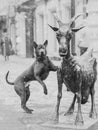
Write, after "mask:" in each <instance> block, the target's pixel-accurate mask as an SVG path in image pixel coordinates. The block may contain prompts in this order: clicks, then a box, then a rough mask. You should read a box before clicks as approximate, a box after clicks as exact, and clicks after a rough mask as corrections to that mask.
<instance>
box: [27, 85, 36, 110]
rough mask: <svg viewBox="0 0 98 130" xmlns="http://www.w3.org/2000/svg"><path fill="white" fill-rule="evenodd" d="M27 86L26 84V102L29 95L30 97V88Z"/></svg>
mask: <svg viewBox="0 0 98 130" xmlns="http://www.w3.org/2000/svg"><path fill="white" fill-rule="evenodd" d="M29 86H30V84H29V85H28V86H26V102H27V101H28V100H29V97H30V89H29ZM30 110H31V111H34V110H33V109H30Z"/></svg>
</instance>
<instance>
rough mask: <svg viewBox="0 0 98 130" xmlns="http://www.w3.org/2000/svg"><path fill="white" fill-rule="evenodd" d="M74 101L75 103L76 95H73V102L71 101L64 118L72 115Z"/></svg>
mask: <svg viewBox="0 0 98 130" xmlns="http://www.w3.org/2000/svg"><path fill="white" fill-rule="evenodd" d="M75 101H76V94H75V95H74V98H73V101H72V103H71V105H70V107H69V109H68V111H67V112H66V113H65V114H64V116H66V115H71V114H73V112H74V105H75Z"/></svg>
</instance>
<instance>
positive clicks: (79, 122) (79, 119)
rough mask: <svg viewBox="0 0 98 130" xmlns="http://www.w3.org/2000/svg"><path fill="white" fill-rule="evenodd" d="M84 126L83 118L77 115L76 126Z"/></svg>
mask: <svg viewBox="0 0 98 130" xmlns="http://www.w3.org/2000/svg"><path fill="white" fill-rule="evenodd" d="M83 124H84V121H83V118H82V115H81V114H77V116H76V120H75V125H78V126H81V125H83Z"/></svg>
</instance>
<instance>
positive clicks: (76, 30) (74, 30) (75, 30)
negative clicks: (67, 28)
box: [71, 26, 85, 32]
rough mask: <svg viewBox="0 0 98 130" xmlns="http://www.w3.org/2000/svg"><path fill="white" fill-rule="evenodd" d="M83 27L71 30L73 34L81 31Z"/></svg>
mask: <svg viewBox="0 0 98 130" xmlns="http://www.w3.org/2000/svg"><path fill="white" fill-rule="evenodd" d="M84 27H85V26H82V27H78V28H72V29H71V30H72V31H73V32H78V31H79V30H81V29H82V28H84Z"/></svg>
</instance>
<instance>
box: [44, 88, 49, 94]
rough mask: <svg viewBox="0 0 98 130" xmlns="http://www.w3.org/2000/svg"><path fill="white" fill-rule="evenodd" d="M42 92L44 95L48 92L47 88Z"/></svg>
mask: <svg viewBox="0 0 98 130" xmlns="http://www.w3.org/2000/svg"><path fill="white" fill-rule="evenodd" d="M44 94H45V95H47V94H48V91H47V88H46V87H45V88H44Z"/></svg>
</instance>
